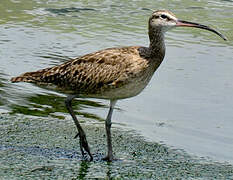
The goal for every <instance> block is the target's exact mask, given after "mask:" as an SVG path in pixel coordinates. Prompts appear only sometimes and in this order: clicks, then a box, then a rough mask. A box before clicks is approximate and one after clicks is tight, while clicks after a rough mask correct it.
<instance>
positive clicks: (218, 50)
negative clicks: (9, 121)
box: [0, 0, 233, 164]
mask: <svg viewBox="0 0 233 180" xmlns="http://www.w3.org/2000/svg"><path fill="white" fill-rule="evenodd" d="M232 8H233V2H232V1H231V0H228V1H227V0H225V1H223V0H222V1H221V0H218V1H206V0H200V1H184V0H183V1H173V2H172V3H171V2H170V1H147V0H144V1H118V2H112V1H108V0H105V1H97V0H96V1H79V2H76V1H74V0H73V1H72V0H69V1H49V0H33V1H31V0H9V1H6V0H3V1H1V2H0V55H1V56H0V63H1V65H0V113H3V112H6V113H11V114H15V115H19V114H21V115H22V117H28V115H33V116H38V117H47V116H49V117H51V119H53V120H54V119H56V118H59V119H64V118H66V117H67V116H68V114H67V113H66V110H65V108H64V104H63V103H64V102H63V101H64V97H65V96H64V95H62V94H59V93H56V92H51V91H47V90H45V89H41V88H39V87H36V86H33V85H31V84H26V83H21V84H11V83H10V82H9V79H10V78H11V77H12V76H16V75H19V74H21V73H23V72H26V71H33V70H37V69H40V68H45V67H48V66H52V65H55V64H59V63H62V62H64V61H66V60H67V59H69V58H72V57H76V56H80V55H84V54H86V53H90V52H93V51H97V50H100V49H103V48H107V47H116V46H128V45H143V46H146V45H148V37H147V21H148V17H149V15H150V14H151V12H152V10H156V9H170V10H172V11H173V12H174V13H175V14H176V15H177V16H178V17H179V18H180V19H185V20H190V21H195V22H199V23H202V24H206V25H209V26H211V27H214V28H216V29H218V30H219V31H221V32H222V33H223V34H224V35H225V36H226V37H227V38H228V41H227V42H224V41H223V40H222V39H220V38H219V37H217V36H216V35H214V34H213V33H209V32H207V31H202V30H198V29H191V28H190V29H189V28H179V29H178V28H177V29H176V30H173V31H172V32H168V33H167V35H166V46H167V51H166V57H165V60H164V62H163V63H162V65H161V67H160V68H159V69H158V71H157V72H156V74H155V75H154V77H153V79H152V80H151V82H150V84H149V86H148V87H147V88H146V89H145V90H144V91H143V93H141V94H140V95H139V96H137V97H134V98H131V99H127V100H123V101H119V102H118V104H117V108H118V109H116V111H115V112H114V115H113V122H114V123H115V125H116V124H119V126H121V127H124V128H132V129H134V130H136V131H137V132H138V133H140V134H142V135H143V136H144V137H146V138H148V139H149V140H150V141H152V142H162V143H163V144H166V145H167V146H171V147H174V148H176V149H182V150H184V151H186V152H188V153H190V154H193V155H195V156H198V157H205V158H210V159H213V160H215V161H219V162H228V163H231V164H232V163H233V153H232V149H233V130H232V127H233V111H232V108H233V91H232V89H233V83H232V79H233V61H232V60H233V58H232V57H233V43H232V40H233V33H232V28H233V16H232ZM75 105H76V109H77V110H78V112H79V113H80V114H81V115H82V116H84V117H86V118H90V120H93V124H95V123H96V122H98V121H101V122H102V121H103V120H104V118H105V116H106V113H107V106H108V102H107V101H102V100H98V99H85V100H81V101H77V102H76V104H75ZM68 119H69V116H68ZM113 126H114V125H113Z"/></svg>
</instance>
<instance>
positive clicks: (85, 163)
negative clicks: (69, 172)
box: [77, 161, 90, 179]
mask: <svg viewBox="0 0 233 180" xmlns="http://www.w3.org/2000/svg"><path fill="white" fill-rule="evenodd" d="M89 168H90V162H89V161H82V162H81V164H80V168H79V173H78V177H77V179H85V176H86V175H87V173H88V169H89Z"/></svg>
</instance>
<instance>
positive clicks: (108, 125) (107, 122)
mask: <svg viewBox="0 0 233 180" xmlns="http://www.w3.org/2000/svg"><path fill="white" fill-rule="evenodd" d="M116 102H117V100H110V108H109V111H108V116H107V118H106V120H105V128H106V134H107V147H108V153H107V156H106V157H105V158H103V160H106V161H112V160H113V154H112V139H111V125H112V122H111V118H112V112H113V109H114V106H115V104H116Z"/></svg>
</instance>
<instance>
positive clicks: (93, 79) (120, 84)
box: [11, 10, 226, 161]
mask: <svg viewBox="0 0 233 180" xmlns="http://www.w3.org/2000/svg"><path fill="white" fill-rule="evenodd" d="M148 24H149V33H148V34H149V40H150V44H149V47H142V46H130V47H122V48H109V49H104V50H101V51H97V52H94V53H90V54H87V55H84V56H81V57H78V58H75V59H72V60H69V61H68V62H65V63H64V64H61V65H57V66H54V67H49V68H46V69H42V70H38V71H35V72H26V73H24V74H22V75H20V76H18V77H14V78H12V79H11V81H12V82H20V81H23V82H30V83H35V84H38V85H45V86H46V85H55V86H56V87H57V88H58V89H60V90H61V91H64V92H66V93H68V94H69V95H68V97H67V98H66V100H65V105H66V108H67V110H68V112H69V113H70V115H71V116H72V118H73V120H74V123H75V125H76V127H77V129H78V134H77V135H76V137H79V142H80V150H81V153H82V155H83V156H84V155H85V153H88V155H89V156H90V160H92V159H93V157H92V154H91V152H90V149H89V146H88V142H87V139H86V134H85V132H84V130H83V129H82V127H81V125H80V123H79V121H78V119H77V117H76V116H75V113H74V111H73V109H72V105H71V102H72V100H73V99H74V98H78V97H81V98H82V97H88V98H101V99H108V100H110V108H109V112H108V115H107V118H106V121H105V128H106V134H107V148H108V152H107V156H106V157H105V158H103V159H104V160H107V161H112V160H113V151H112V140H111V117H112V113H113V109H114V106H115V104H116V102H117V100H120V99H125V98H129V97H133V96H136V95H137V94H139V93H140V92H141V91H142V90H143V89H144V88H145V87H146V85H147V84H148V82H149V81H150V79H151V77H152V75H153V74H154V72H155V71H156V69H157V68H158V67H159V65H160V64H161V62H162V61H163V58H164V55H165V44H164V34H165V32H166V31H168V30H170V29H172V28H174V27H194V28H201V29H205V30H209V31H212V32H214V33H215V34H217V35H219V36H220V37H221V38H223V39H224V40H226V38H225V37H224V36H223V35H222V34H220V33H219V32H217V31H216V30H214V29H212V28H210V27H208V26H205V25H201V24H198V23H193V22H188V21H183V20H179V19H177V18H176V16H175V15H174V14H173V13H171V12H169V11H166V10H158V11H155V12H153V13H152V15H151V17H150V18H149V23H148ZM85 151H86V152H85Z"/></svg>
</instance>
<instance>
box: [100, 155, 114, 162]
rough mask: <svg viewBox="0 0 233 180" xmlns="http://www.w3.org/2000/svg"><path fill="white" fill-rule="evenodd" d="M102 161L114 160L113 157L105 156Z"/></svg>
mask: <svg viewBox="0 0 233 180" xmlns="http://www.w3.org/2000/svg"><path fill="white" fill-rule="evenodd" d="M102 160H103V161H107V162H112V161H113V160H114V158H113V155H107V156H105V157H104V158H102Z"/></svg>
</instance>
